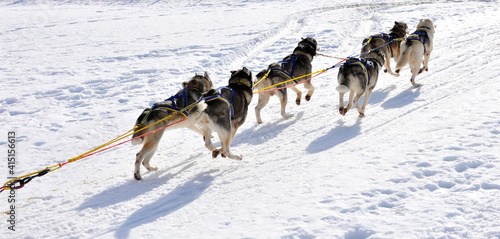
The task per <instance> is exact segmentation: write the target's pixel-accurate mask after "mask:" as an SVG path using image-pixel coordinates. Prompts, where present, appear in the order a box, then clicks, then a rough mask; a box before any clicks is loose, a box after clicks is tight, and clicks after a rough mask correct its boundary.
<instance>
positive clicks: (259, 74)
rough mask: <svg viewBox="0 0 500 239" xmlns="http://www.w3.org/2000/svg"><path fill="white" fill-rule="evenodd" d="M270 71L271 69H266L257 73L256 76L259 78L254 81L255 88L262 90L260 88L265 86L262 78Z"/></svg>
mask: <svg viewBox="0 0 500 239" xmlns="http://www.w3.org/2000/svg"><path fill="white" fill-rule="evenodd" d="M268 71H269V69H265V70H261V71H260V72H259V73H257V75H256V76H255V77H257V79H256V80H255V82H254V83H253V84H254V88H255V90H260V89H262V88H264V85H265V83H264V82H261V80H262V78H264V76H265V75H266V74H267V72H268ZM257 83H259V84H257ZM256 84H257V85H256Z"/></svg>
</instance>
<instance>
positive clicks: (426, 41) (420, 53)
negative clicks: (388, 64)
mask: <svg viewBox="0 0 500 239" xmlns="http://www.w3.org/2000/svg"><path fill="white" fill-rule="evenodd" d="M434 29H435V26H434V23H433V22H432V20H431V19H420V21H419V22H418V24H417V29H416V30H415V32H414V33H412V34H410V35H409V36H408V38H406V40H405V41H403V42H401V55H400V57H399V59H398V61H397V64H396V73H399V71H400V70H401V68H403V67H404V66H405V65H406V64H409V65H410V70H411V73H412V76H411V79H410V82H411V84H412V85H413V86H415V87H418V86H420V84H416V83H415V77H416V76H417V75H418V74H420V73H422V72H423V71H424V70H425V71H428V70H429V67H428V63H429V56H430V55H431V52H432V48H433V43H432V42H433V39H434ZM422 57H423V58H424V59H423V60H422ZM421 63H423V67H422V68H420V64H421Z"/></svg>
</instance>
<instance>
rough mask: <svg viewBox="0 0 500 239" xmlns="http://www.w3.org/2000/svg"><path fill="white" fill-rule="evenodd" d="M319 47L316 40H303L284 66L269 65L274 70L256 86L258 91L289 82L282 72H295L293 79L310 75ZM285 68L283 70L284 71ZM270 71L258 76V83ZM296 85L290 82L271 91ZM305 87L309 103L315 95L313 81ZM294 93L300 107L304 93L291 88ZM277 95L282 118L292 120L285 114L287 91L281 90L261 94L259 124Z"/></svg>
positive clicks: (256, 111) (262, 72)
mask: <svg viewBox="0 0 500 239" xmlns="http://www.w3.org/2000/svg"><path fill="white" fill-rule="evenodd" d="M317 45H318V43H317V42H316V40H314V38H310V37H307V38H302V40H301V41H300V42H299V44H298V46H297V47H296V48H295V49H294V50H293V54H291V55H288V56H287V57H285V58H283V64H281V63H273V64H271V65H269V69H273V70H271V71H270V72H269V75H268V77H267V78H266V79H264V80H263V81H261V82H260V83H259V84H258V85H256V86H255V89H256V90H259V89H263V88H267V87H270V86H272V85H275V84H278V83H281V82H284V81H287V80H289V79H290V78H289V77H288V76H287V75H285V74H284V73H283V72H282V71H281V70H284V71H286V72H287V73H288V74H290V73H291V72H292V71H293V76H292V77H293V78H297V77H301V76H304V75H307V74H310V73H311V71H312V65H311V61H312V60H313V57H314V56H315V55H316V50H317ZM296 55H298V56H297V58H296V61H295V68H293V65H294V64H293V62H291V61H292V60H293V59H294V57H295V56H296ZM282 67H283V69H282ZM269 69H265V70H262V71H261V72H259V73H258V74H257V81H256V82H258V81H260V80H261V79H262V78H263V77H264V75H265V74H266V73H267V72H268V71H269ZM306 79H307V78H300V79H298V81H299V82H300V81H303V80H306ZM293 84H295V83H294V82H293V81H290V82H288V83H286V84H280V85H277V86H275V87H272V88H270V89H276V88H282V87H285V86H290V85H293ZM304 87H305V88H306V89H308V92H307V95H306V97H305V99H306V100H307V101H309V100H310V99H311V96H312V95H313V93H314V86H313V85H312V83H311V81H310V80H308V81H306V82H304ZM291 88H292V90H293V91H295V93H296V94H297V98H296V100H295V103H296V104H297V105H300V100H301V98H302V92H301V91H299V90H298V89H297V88H296V87H295V86H293V87H291ZM275 94H276V95H277V96H278V98H279V99H280V102H281V116H282V117H283V118H285V119H287V118H290V117H291V116H292V115H289V114H286V113H285V108H286V104H287V101H288V99H287V89H286V88H284V89H280V90H275V91H269V92H263V93H259V102H258V103H257V106H256V107H255V115H256V117H257V123H259V124H261V123H262V119H261V117H260V111H261V110H262V109H263V108H264V107H265V106H266V105H267V103H268V102H269V98H270V97H271V96H273V95H275Z"/></svg>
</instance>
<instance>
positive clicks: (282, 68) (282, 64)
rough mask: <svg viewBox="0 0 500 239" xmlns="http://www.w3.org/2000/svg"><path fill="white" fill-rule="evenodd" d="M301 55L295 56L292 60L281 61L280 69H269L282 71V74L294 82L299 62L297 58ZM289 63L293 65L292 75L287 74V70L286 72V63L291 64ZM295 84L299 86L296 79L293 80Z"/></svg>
mask: <svg viewBox="0 0 500 239" xmlns="http://www.w3.org/2000/svg"><path fill="white" fill-rule="evenodd" d="M299 55H300V54H294V56H293V58H292V59H288V60H283V61H280V62H279V63H281V68H279V69H274V68H271V67H269V69H270V70H272V71H280V72H281V73H283V74H285V75H286V76H288V78H290V80H292V79H293V72H294V71H295V62H296V61H297V58H298V57H299ZM289 62H291V63H292V71H291V72H290V73H288V72H286V70H285V63H289ZM293 83H295V84H298V83H299V81H297V80H296V79H293Z"/></svg>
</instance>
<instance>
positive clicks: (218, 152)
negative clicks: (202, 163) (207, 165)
mask: <svg viewBox="0 0 500 239" xmlns="http://www.w3.org/2000/svg"><path fill="white" fill-rule="evenodd" d="M219 154H220V150H218V149H214V150H212V158H217V156H219Z"/></svg>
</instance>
